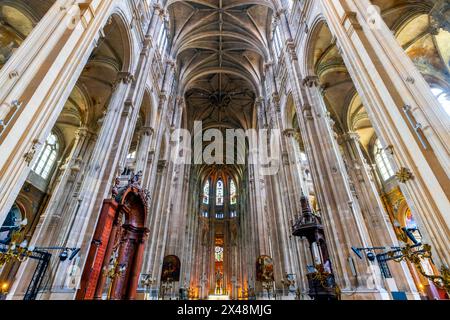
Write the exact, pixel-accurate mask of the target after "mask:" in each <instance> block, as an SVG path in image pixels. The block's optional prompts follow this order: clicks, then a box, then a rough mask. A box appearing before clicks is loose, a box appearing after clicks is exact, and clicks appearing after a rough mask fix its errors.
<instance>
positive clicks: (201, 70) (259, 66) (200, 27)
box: [168, 0, 273, 128]
mask: <svg viewBox="0 0 450 320" xmlns="http://www.w3.org/2000/svg"><path fill="white" fill-rule="evenodd" d="M271 5H272V4H271V1H264V0H253V1H245V0H244V1H242V0H239V1H237V0H197V1H169V6H168V8H169V15H170V30H171V38H172V52H174V53H175V55H176V57H177V66H178V70H179V78H180V79H179V80H180V84H181V86H182V87H183V89H184V94H185V98H186V102H187V108H188V112H187V116H188V123H189V125H190V126H192V124H193V122H194V121H195V120H202V121H203V127H204V128H210V127H214V128H249V127H252V122H253V119H254V102H255V98H256V97H257V96H259V95H260V92H259V87H260V85H259V84H260V83H261V79H262V77H263V65H264V62H265V61H267V60H268V57H269V53H268V47H269V34H270V27H271V23H272V12H273V10H272V7H271Z"/></svg>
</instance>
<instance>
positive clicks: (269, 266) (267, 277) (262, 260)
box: [256, 256, 274, 282]
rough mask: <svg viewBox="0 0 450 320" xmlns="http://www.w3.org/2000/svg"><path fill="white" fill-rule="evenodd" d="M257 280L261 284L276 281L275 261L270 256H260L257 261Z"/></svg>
mask: <svg viewBox="0 0 450 320" xmlns="http://www.w3.org/2000/svg"><path fill="white" fill-rule="evenodd" d="M256 280H257V281H261V282H271V281H274V276H273V259H272V258H271V257H269V256H260V257H259V258H258V260H257V261H256Z"/></svg>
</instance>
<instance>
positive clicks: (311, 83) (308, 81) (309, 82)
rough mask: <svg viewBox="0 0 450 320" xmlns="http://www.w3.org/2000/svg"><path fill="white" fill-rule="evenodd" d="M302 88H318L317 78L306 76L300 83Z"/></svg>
mask: <svg viewBox="0 0 450 320" xmlns="http://www.w3.org/2000/svg"><path fill="white" fill-rule="evenodd" d="M302 84H303V86H305V87H309V88H312V87H318V86H319V77H318V76H315V75H312V76H307V77H305V78H304V79H303V81H302Z"/></svg>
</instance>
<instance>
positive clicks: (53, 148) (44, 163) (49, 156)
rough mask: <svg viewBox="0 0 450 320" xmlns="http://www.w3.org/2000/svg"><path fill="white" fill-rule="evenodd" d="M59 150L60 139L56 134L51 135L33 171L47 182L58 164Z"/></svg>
mask: <svg viewBox="0 0 450 320" xmlns="http://www.w3.org/2000/svg"><path fill="white" fill-rule="evenodd" d="M58 148H59V145H58V138H57V137H56V136H55V135H54V134H51V135H50V137H48V139H47V141H46V142H45V145H44V148H43V149H42V151H41V154H40V155H39V158H38V160H37V161H36V164H35V165H34V167H33V171H34V172H35V173H36V174H38V175H40V176H41V177H42V178H44V179H45V180H47V179H48V178H49V176H50V173H51V171H52V169H53V166H54V165H55V163H56V160H57V159H56V158H57V156H58Z"/></svg>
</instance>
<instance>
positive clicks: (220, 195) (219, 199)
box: [216, 179, 223, 206]
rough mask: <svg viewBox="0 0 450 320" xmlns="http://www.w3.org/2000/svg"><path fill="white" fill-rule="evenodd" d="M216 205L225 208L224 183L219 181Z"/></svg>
mask: <svg viewBox="0 0 450 320" xmlns="http://www.w3.org/2000/svg"><path fill="white" fill-rule="evenodd" d="M216 205H217V206H223V181H222V179H219V181H217V186H216Z"/></svg>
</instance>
